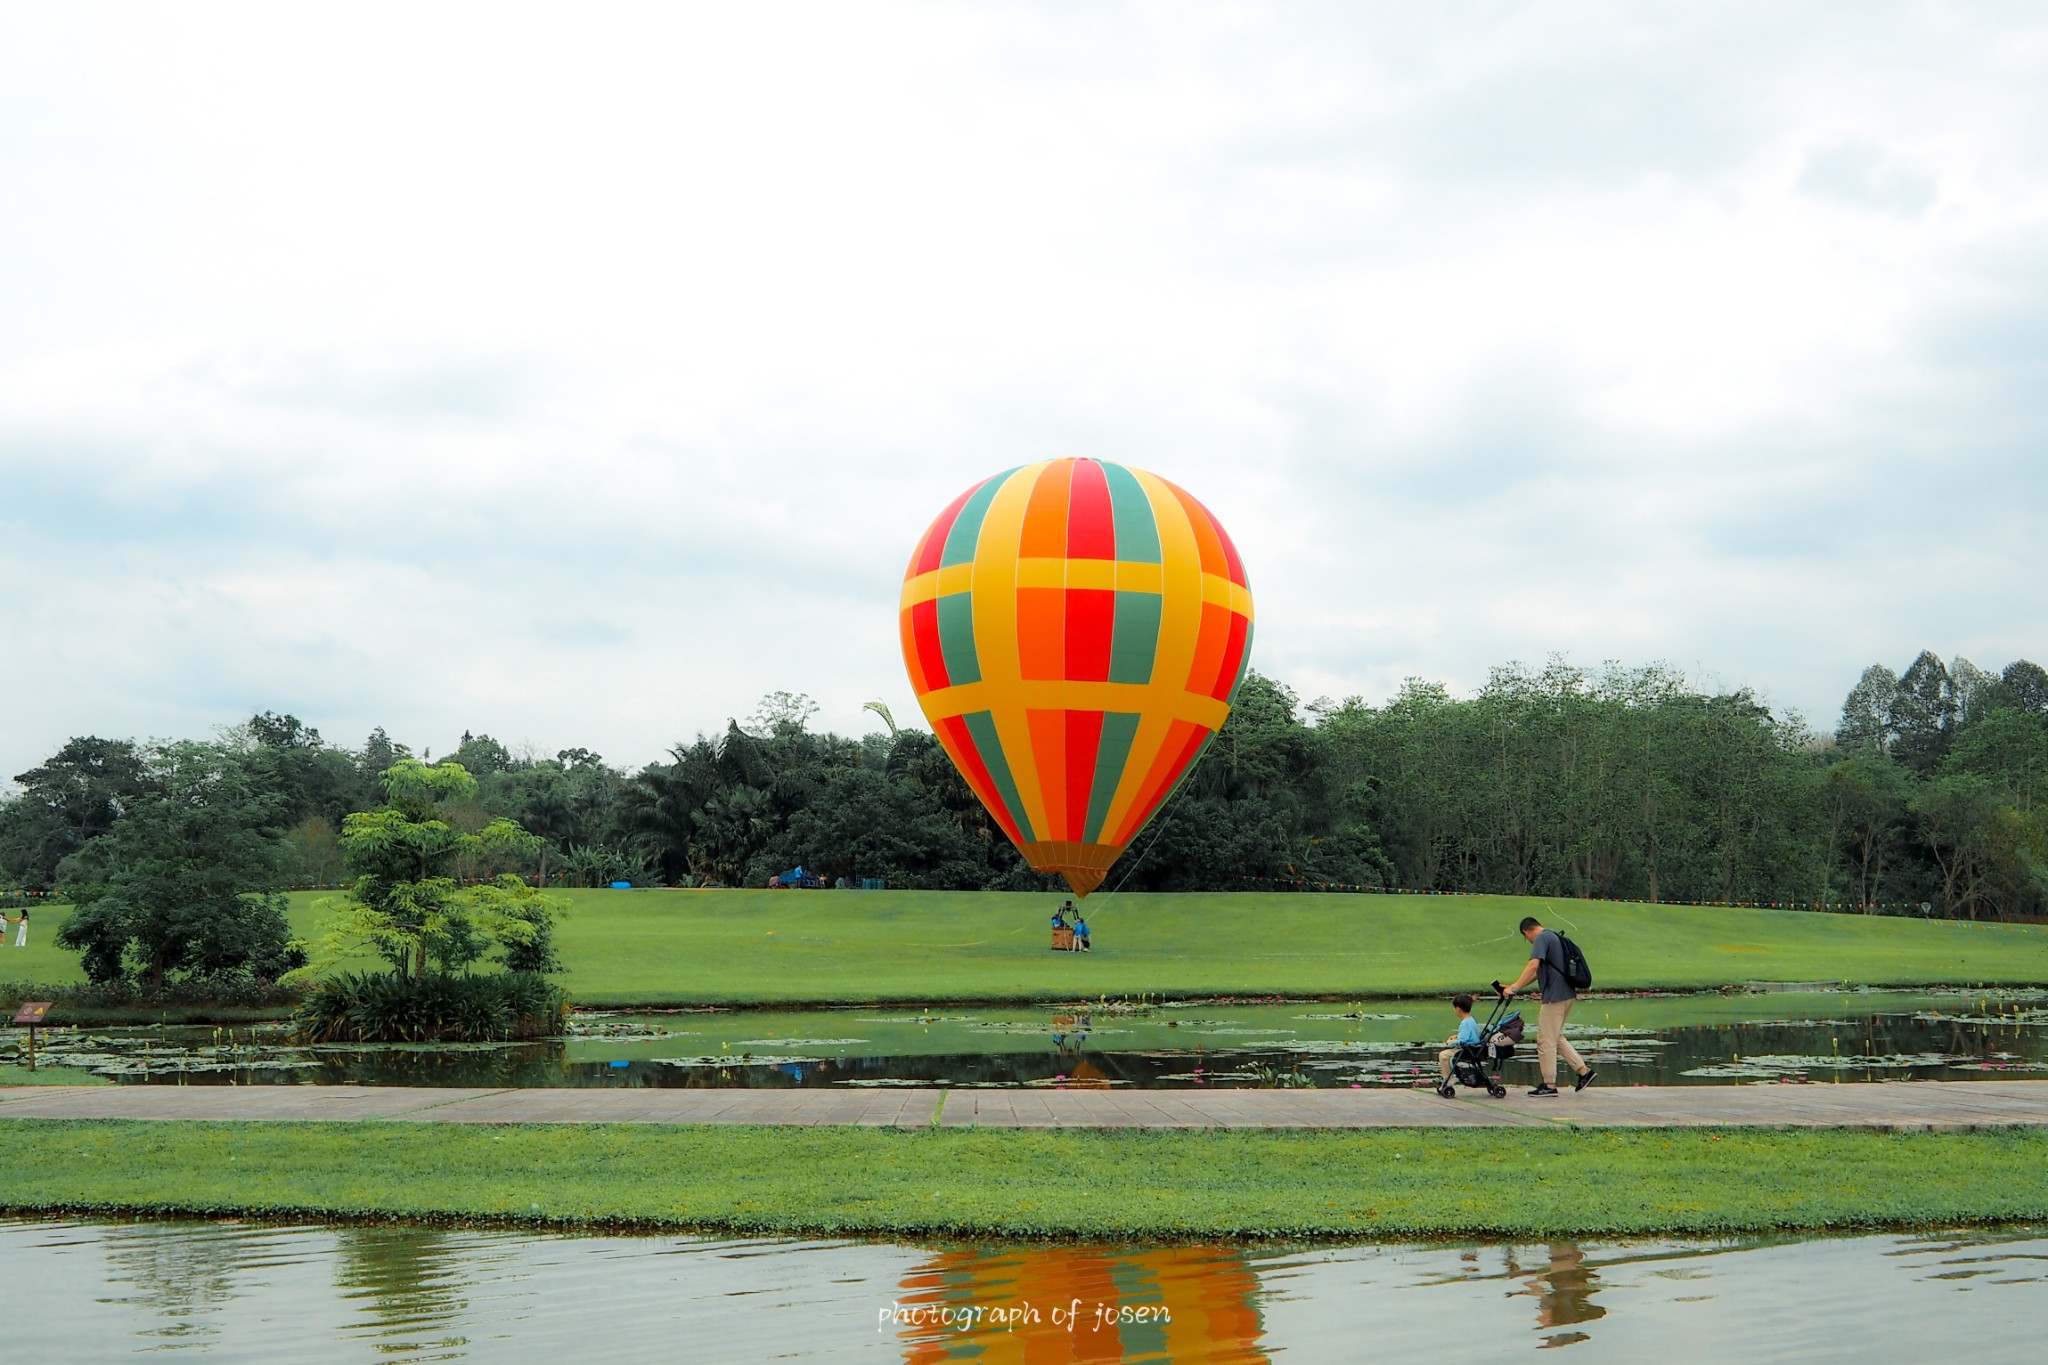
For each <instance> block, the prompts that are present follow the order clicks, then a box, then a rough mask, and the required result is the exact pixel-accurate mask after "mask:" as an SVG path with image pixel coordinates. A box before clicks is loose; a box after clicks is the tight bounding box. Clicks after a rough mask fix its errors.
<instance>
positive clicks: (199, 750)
mask: <svg viewBox="0 0 2048 1365" xmlns="http://www.w3.org/2000/svg"><path fill="white" fill-rule="evenodd" d="M148 767H149V776H150V779H151V781H150V784H149V789H148V791H147V793H146V794H144V795H141V796H137V797H131V798H130V799H129V805H128V809H127V811H126V813H125V814H124V816H123V817H122V819H121V820H120V821H119V822H118V823H117V824H115V825H114V826H113V827H112V828H111V829H110V830H108V831H107V832H106V833H104V834H101V835H99V836H97V837H96V838H94V839H92V840H91V841H90V842H88V843H87V844H86V845H85V847H83V848H82V849H80V850H79V851H78V852H77V853H75V854H73V855H72V856H71V857H69V858H67V859H66V860H65V861H64V863H63V866H62V882H61V885H62V890H63V894H64V895H66V896H67V897H68V898H69V899H70V900H71V901H72V903H73V906H74V907H75V908H74V910H73V912H72V915H71V917H70V919H68V920H66V921H65V923H64V924H63V926H62V927H61V928H59V929H58V931H57V936H56V942H57V944H58V946H60V947H63V948H69V949H71V950H73V951H74V952H77V953H79V954H80V955H81V958H82V962H83V965H84V968H85V973H86V975H87V977H88V978H90V979H91V980H93V981H94V982H97V983H101V984H107V983H112V982H116V981H121V980H125V979H129V978H131V977H134V978H139V979H140V980H141V981H142V982H143V983H144V984H146V985H148V986H151V987H161V986H162V985H163V984H164V982H165V980H166V978H167V977H170V976H172V975H178V976H185V977H219V976H227V975H235V974H242V975H250V976H254V977H257V978H261V979H265V980H275V979H276V978H277V977H279V976H281V975H283V974H284V973H285V972H287V971H290V970H291V969H293V968H295V967H298V966H300V965H303V963H304V962H305V954H304V952H303V951H302V950H301V949H299V948H298V947H297V945H295V944H294V943H293V942H292V941H291V933H290V929H289V927H288V926H287V924H286V921H285V915H284V895H283V888H284V881H285V872H286V868H287V865H288V854H287V849H286V847H285V845H284V844H283V842H282V841H281V839H280V838H279V829H278V814H279V811H280V809H281V803H280V802H279V801H278V799H277V798H276V797H274V796H268V795H265V794H264V793H262V792H261V791H260V790H259V789H258V787H257V784H256V782H255V781H254V775H253V773H252V770H251V765H250V763H249V761H248V755H247V754H246V753H238V752H236V751H235V750H234V749H232V748H230V747H228V746H225V745H219V744H193V743H178V744H171V745H167V746H165V747H163V748H161V749H158V750H155V751H154V752H153V753H152V754H151V755H150V759H149V764H148Z"/></svg>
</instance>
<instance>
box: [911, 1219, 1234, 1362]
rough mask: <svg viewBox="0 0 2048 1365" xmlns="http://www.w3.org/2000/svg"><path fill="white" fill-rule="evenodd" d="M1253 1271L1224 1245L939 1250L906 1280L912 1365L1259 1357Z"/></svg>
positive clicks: (1223, 1359) (1214, 1359)
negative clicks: (1112, 1249) (1154, 1248)
mask: <svg viewBox="0 0 2048 1365" xmlns="http://www.w3.org/2000/svg"><path fill="white" fill-rule="evenodd" d="M1258 1288H1259V1281H1258V1276H1257V1275H1256V1274H1255V1273H1254V1272H1253V1271H1252V1269H1251V1267H1250V1265H1249V1264H1248V1263H1247V1261H1246V1259H1245V1256H1244V1254H1243V1253H1242V1252H1237V1251H1231V1250H1228V1249H1225V1248H1220V1247H1173V1248H1166V1249H1157V1250H1150V1251H1111V1250H1105V1249H1099V1248H1090V1247H1040V1248H1032V1249H1015V1248H1006V1249H963V1250H954V1251H942V1252H939V1253H938V1254H937V1255H935V1256H933V1257H932V1258H931V1259H930V1260H928V1261H926V1262H924V1263H923V1264H922V1265H919V1266H918V1267H917V1268H916V1269H914V1270H912V1271H911V1272H910V1273H909V1274H908V1275H906V1276H904V1277H903V1280H902V1285H901V1289H902V1293H901V1294H900V1295H899V1296H898V1298H897V1300H896V1308H897V1313H896V1323H897V1326H898V1329H899V1332H900V1335H901V1337H902V1340H903V1343H904V1348H905V1349H904V1353H903V1359H904V1361H905V1362H906V1365H936V1362H940V1361H951V1360H974V1361H980V1362H985V1365H1006V1362H1023V1363H1026V1365H1055V1362H1082V1361H1088V1362H1136V1361H1186V1360H1197V1361H1219V1362H1221V1361H1247V1362H1250V1361H1256V1362H1264V1361H1265V1360H1266V1359H1267V1356H1266V1353H1265V1352H1264V1351H1262V1350H1261V1349H1260V1348H1259V1345H1258V1341H1259V1336H1260V1332H1261V1330H1262V1325H1261V1320H1260V1315H1259V1310H1258V1308H1257V1306H1256V1305H1255V1304H1254V1301H1253V1300H1254V1297H1255V1296H1256V1294H1257V1292H1258Z"/></svg>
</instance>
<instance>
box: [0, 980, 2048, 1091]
mask: <svg viewBox="0 0 2048 1365" xmlns="http://www.w3.org/2000/svg"><path fill="white" fill-rule="evenodd" d="M1483 1012H1484V1009H1483V1007H1482V1014H1483ZM1531 1022H1532V1023H1533V1020H1532V1021H1531ZM573 1027H574V1030H575V1032H574V1036H572V1037H569V1038H566V1039H556V1040H550V1041H547V1042H543V1043H532V1044H522V1045H516V1046H515V1045H467V1046H450V1045H419V1046H407V1047H366V1046H334V1047H305V1046H301V1045H299V1044H297V1043H295V1042H294V1041H293V1040H292V1038H291V1036H290V1035H289V1033H288V1032H287V1031H286V1030H285V1029H283V1028H282V1027H280V1026H271V1027H267V1028H264V1027H259V1028H254V1029H250V1028H236V1029H208V1028H197V1029H192V1028H123V1029H116V1028H108V1029H90V1028H78V1029H64V1028H59V1029H52V1030H50V1031H48V1032H47V1033H45V1035H44V1041H43V1046H42V1048H41V1051H40V1058H41V1061H42V1063H43V1064H44V1065H48V1066H56V1067H63V1068H69V1069H73V1070H77V1071H84V1072H89V1073H92V1074H93V1075H95V1076H99V1077H103V1078H106V1079H110V1080H115V1081H120V1082H131V1083H159V1084H209V1083H211V1084H227V1083H230V1082H232V1083H234V1084H239V1085H258V1084H292V1083H314V1084H319V1083H329V1084H332V1083H342V1082H347V1083H355V1084H370V1085H487V1086H514V1085H518V1086H701V1087H798V1086H809V1087H844V1086H891V1085H932V1084H942V1085H991V1086H1132V1087H1153V1088H1157V1087H1166V1088H1173V1087H1199V1086H1225V1087H1228V1086H1260V1085H1264V1086H1271V1085H1299V1086H1337V1087H1350V1086H1415V1085H1421V1084H1425V1083H1426V1082H1427V1079H1428V1078H1429V1077H1430V1076H1433V1075H1434V1072H1435V1066H1436V1063H1435V1055H1436V1050H1437V1049H1438V1048H1439V1047H1441V1046H1442V1045H1443V1044H1442V1039H1443V1038H1444V1037H1445V1036H1446V1035H1447V1034H1449V1033H1450V1031H1451V1030H1452V1028H1453V1027H1454V1017H1453V1015H1452V1013H1451V1010H1450V1008H1449V1006H1448V1005H1447V1004H1446V1003H1445V1002H1443V1001H1437V1000H1357V1001H1335V1002H1332V1001H1287V1000H1259V1001H1247V1000H1233V999H1210V1000H1184V1001H1168V1002H1158V1003H1154V1002H1143V1003H1134V1002H1129V1001H1121V1002H1120V1001H1098V1002H1096V1003H1094V1004H1093V1005H1088V1004H1075V1005H1072V1006H1065V1007H1058V1008H1037V1009H1020V1008H1008V1009H1004V1008H981V1007H969V1006H960V1007H954V1006H926V1007H922V1008H917V1007H908V1008H879V1009H873V1008H871V1009H827V1010H797V1011H788V1010H784V1011H768V1010H740V1011H734V1010H717V1011H667V1012H652V1013H637V1014H588V1013H586V1014H579V1015H578V1016H576V1020H575V1023H574V1026H573ZM1567 1036H1568V1037H1570V1038H1571V1039H1572V1040H1573V1041H1574V1042H1575V1044H1576V1045H1577V1046H1578V1047H1579V1049H1580V1050H1581V1051H1582V1052H1584V1053H1585V1054H1586V1055H1587V1056H1588V1057H1589V1058H1590V1059H1591V1060H1592V1061H1593V1062H1594V1064H1595V1065H1597V1066H1598V1067H1599V1068H1600V1071H1601V1083H1602V1084H1603V1085H1630V1084H1639V1085H1693V1084H1701V1085H1725V1084H1746V1083H1757V1082H1779V1081H1832V1080H1843V1081H1871V1080H1902V1079H1920V1080H1936V1079H1969V1078H1975V1079H1990V1078H2006V1077H2016V1076H2038V1075H2048V992H2042V991H2039V990H2005V991H1981V990H1980V991H1969V992H1962V991H1914V992H1884V991H1840V990H1836V991H1821V990H1813V991H1758V992H1745V993H1732V994H1721V993H1707V994H1689V995H1615V996H1589V997H1588V998H1587V999H1585V1000H1583V1001H1581V1002H1580V1004H1579V1006H1578V1007H1577V1009H1576V1010H1574V1012H1573V1014H1572V1018H1571V1025H1570V1028H1569V1030H1568V1033H1567ZM1528 1037H1529V1041H1528V1043H1527V1044H1526V1045H1525V1046H1524V1047H1523V1049H1522V1050H1521V1053H1520V1055H1519V1057H1518V1058H1517V1059H1516V1060H1514V1061H1512V1062H1510V1063H1509V1065H1508V1068H1507V1071H1506V1076H1507V1079H1508V1080H1509V1081H1510V1082H1511V1083H1512V1082H1516V1081H1521V1080H1523V1079H1527V1078H1533V1076H1534V1071H1535V1067H1534V1058H1535V1047H1534V1041H1535V1032H1534V1029H1533V1027H1532V1028H1531V1029H1530V1030H1529V1035H1528ZM18 1075H19V1072H17V1071H14V1070H12V1069H11V1068H0V1083H4V1082H5V1081H6V1080H7V1079H10V1078H12V1077H14V1076H18Z"/></svg>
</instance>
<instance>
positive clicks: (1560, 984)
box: [1529, 929, 1579, 1005]
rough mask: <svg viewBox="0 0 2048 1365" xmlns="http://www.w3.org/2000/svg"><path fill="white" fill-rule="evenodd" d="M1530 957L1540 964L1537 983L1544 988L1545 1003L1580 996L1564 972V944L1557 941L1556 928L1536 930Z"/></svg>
mask: <svg viewBox="0 0 2048 1365" xmlns="http://www.w3.org/2000/svg"><path fill="white" fill-rule="evenodd" d="M1529 957H1530V960H1531V961H1533V962H1536V963H1538V964H1539V965H1538V966H1537V968H1536V984H1537V985H1538V986H1540V987H1542V988H1543V996H1542V999H1543V1003H1544V1004H1546V1005H1549V1004H1554V1003H1555V1002H1557V1001H1559V1000H1576V999H1578V998H1579V993H1578V992H1577V991H1575V990H1573V989H1572V983H1571V980H1570V979H1569V978H1568V977H1566V976H1565V974H1564V945H1563V944H1562V943H1559V942H1558V941H1557V933H1556V931H1555V930H1551V929H1538V930H1537V931H1536V937H1535V938H1534V939H1532V940H1530V942H1529Z"/></svg>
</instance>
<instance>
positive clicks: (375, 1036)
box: [296, 972, 569, 1043]
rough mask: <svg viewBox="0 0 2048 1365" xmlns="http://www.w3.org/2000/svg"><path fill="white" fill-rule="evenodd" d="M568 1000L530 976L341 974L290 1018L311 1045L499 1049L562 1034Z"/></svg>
mask: <svg viewBox="0 0 2048 1365" xmlns="http://www.w3.org/2000/svg"><path fill="white" fill-rule="evenodd" d="M568 1018H569V1001H568V998H567V997H566V996H565V995H564V994H563V993H562V988H561V987H560V986H557V985H555V984H554V983H553V982H551V981H549V980H548V979H547V978H546V977H543V976H541V975H539V974H538V973H535V972H488V973H481V974H475V975H471V974H468V973H441V972H437V973H430V974H429V975H427V976H425V977H422V978H421V979H419V980H417V981H413V980H408V979H406V978H404V977H401V976H396V975H392V974H390V973H384V972H344V973H342V974H341V975H339V976H335V977H332V978H330V979H328V980H325V981H321V982H318V983H316V984H315V985H314V986H313V987H312V988H311V989H310V990H309V991H308V992H307V994H306V998H305V1001H304V1003H303V1004H301V1005H300V1006H299V1009H298V1013H297V1015H296V1022H297V1024H298V1028H299V1032H300V1033H302V1034H303V1035H304V1036H305V1037H306V1038H307V1039H308V1040H309V1041H311V1042H316V1043H497V1042H505V1041H507V1040H513V1039H526V1038H547V1037H553V1036H555V1035H558V1034H560V1033H562V1032H563V1031H564V1030H565V1029H566V1027H567V1025H568Z"/></svg>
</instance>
